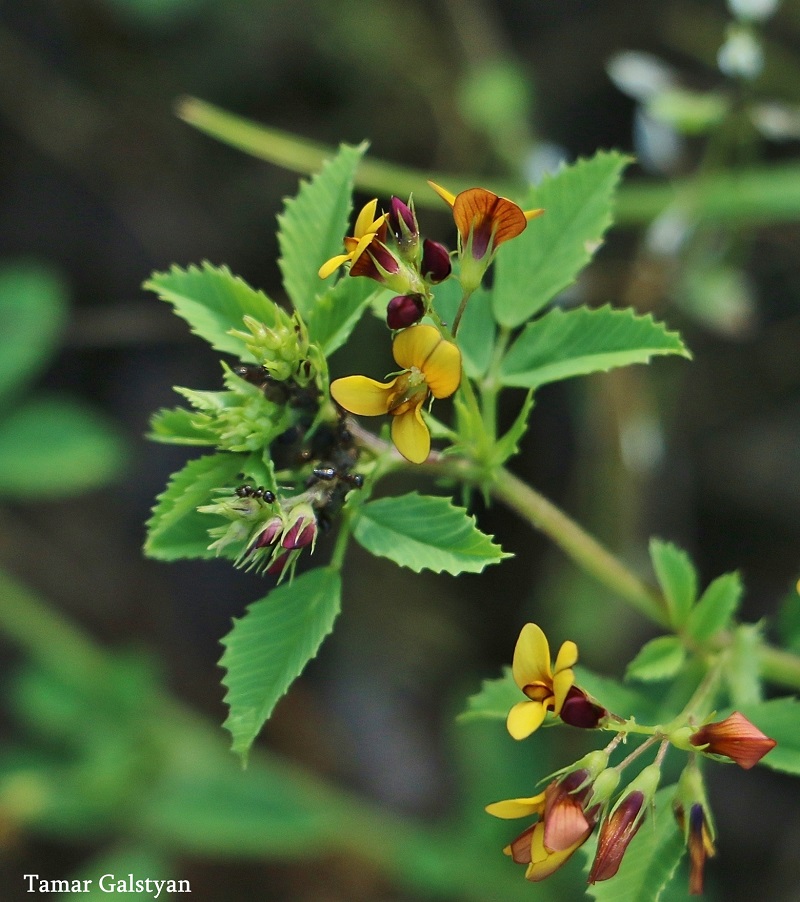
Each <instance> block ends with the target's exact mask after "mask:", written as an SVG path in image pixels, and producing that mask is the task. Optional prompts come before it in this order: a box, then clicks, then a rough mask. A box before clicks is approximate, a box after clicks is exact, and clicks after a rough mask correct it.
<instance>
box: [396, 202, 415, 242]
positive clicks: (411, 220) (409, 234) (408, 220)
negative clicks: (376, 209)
mask: <svg viewBox="0 0 800 902" xmlns="http://www.w3.org/2000/svg"><path fill="white" fill-rule="evenodd" d="M389 228H390V229H391V230H392V234H393V235H394V237H395V239H396V240H397V241H398V243H402V242H404V241H408V240H409V239H416V238H418V237H419V225H418V224H417V217H416V214H415V213H414V211H413V209H412V208H411V207H409V206H408V204H404V203H403V201H401V200H400V198H399V197H393V198H392V200H391V210H390V212H389Z"/></svg>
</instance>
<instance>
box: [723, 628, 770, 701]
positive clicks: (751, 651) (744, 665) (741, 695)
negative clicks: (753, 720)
mask: <svg viewBox="0 0 800 902" xmlns="http://www.w3.org/2000/svg"><path fill="white" fill-rule="evenodd" d="M762 641H763V638H762V636H761V628H760V626H759V625H758V624H751V623H746V624H742V625H741V626H739V627H738V628H737V630H736V631H735V632H734V634H733V644H732V645H731V648H730V652H729V654H728V658H727V660H726V664H725V680H726V682H727V684H728V692H729V693H730V696H731V702H732V704H733V705H734V706H736V707H737V708H738V707H741V706H743V705H754V704H756V703H758V702H760V701H761V671H760V667H759V664H760V655H759V648H760V646H761V642H762Z"/></svg>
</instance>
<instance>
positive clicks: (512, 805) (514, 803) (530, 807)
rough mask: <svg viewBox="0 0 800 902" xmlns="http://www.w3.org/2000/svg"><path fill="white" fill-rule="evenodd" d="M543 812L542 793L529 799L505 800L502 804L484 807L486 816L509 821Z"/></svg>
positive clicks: (495, 803)
mask: <svg viewBox="0 0 800 902" xmlns="http://www.w3.org/2000/svg"><path fill="white" fill-rule="evenodd" d="M543 811H544V793H543V792H540V793H539V795H538V796H531V797H530V798H529V799H506V800H505V801H504V802H493V803H492V804H491V805H487V806H486V812H487V814H491V815H493V816H494V817H501V818H503V819H504V820H510V819H511V818H515V817H529V816H530V815H532V814H541V813H542V812H543Z"/></svg>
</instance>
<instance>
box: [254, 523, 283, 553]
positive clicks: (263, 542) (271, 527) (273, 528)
mask: <svg viewBox="0 0 800 902" xmlns="http://www.w3.org/2000/svg"><path fill="white" fill-rule="evenodd" d="M282 530H283V520H281V518H280V517H273V518H272V519H271V520H270V521H269V522H268V523H267V526H266V528H265V529H264V532H262V533H261V535H260V536H259V537H258V538H257V539H256V541H255V544H254V545H253V548H265V547H266V546H267V545H274V544H275V542H276V540H277V538H278V535H279V534H280V533H281V532H282Z"/></svg>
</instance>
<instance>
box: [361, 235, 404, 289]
mask: <svg viewBox="0 0 800 902" xmlns="http://www.w3.org/2000/svg"><path fill="white" fill-rule="evenodd" d="M399 272H400V261H399V260H398V259H397V257H395V255H394V254H393V253H392V252H391V251H390V250H389V248H388V247H386V245H385V244H383V242H381V241H379V240H377V238H373V239H372V241H371V242H370V244H369V246H368V247H367V248H366V250H365V251H364V252H363V253H362V254H360V255H359V256H358V257H357V258H356V259H355V260H354V261H353V264H352V266H351V267H350V275H351V276H366V277H367V278H369V279H375V281H376V282H385V281H386V274H387V273H388V274H389V275H395V274H396V273H399Z"/></svg>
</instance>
